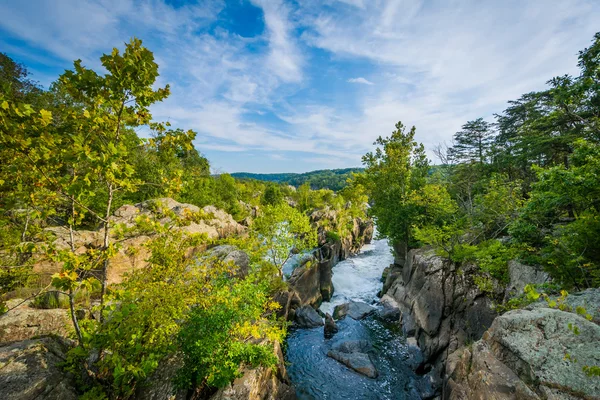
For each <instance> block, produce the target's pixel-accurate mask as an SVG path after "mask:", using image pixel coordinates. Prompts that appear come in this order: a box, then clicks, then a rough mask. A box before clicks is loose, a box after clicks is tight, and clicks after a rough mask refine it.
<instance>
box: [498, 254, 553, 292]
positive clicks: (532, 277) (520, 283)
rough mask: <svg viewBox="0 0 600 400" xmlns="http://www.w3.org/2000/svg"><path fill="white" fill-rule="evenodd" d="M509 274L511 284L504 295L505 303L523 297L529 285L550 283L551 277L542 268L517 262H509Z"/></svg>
mask: <svg viewBox="0 0 600 400" xmlns="http://www.w3.org/2000/svg"><path fill="white" fill-rule="evenodd" d="M508 274H509V277H510V283H509V284H508V286H507V287H506V291H505V294H504V300H505V301H507V300H508V299H510V298H512V297H517V296H520V295H522V294H523V290H524V289H525V286H526V285H528V284H542V283H546V282H549V281H550V276H549V275H548V274H547V273H546V272H544V271H542V270H541V269H540V268H536V267H532V266H529V265H525V264H521V263H520V262H518V261H516V260H511V261H509V262H508Z"/></svg>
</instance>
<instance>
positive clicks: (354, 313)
mask: <svg viewBox="0 0 600 400" xmlns="http://www.w3.org/2000/svg"><path fill="white" fill-rule="evenodd" d="M374 311H375V307H371V306H370V305H368V304H367V303H363V302H362V301H351V302H349V303H344V304H340V305H338V306H335V308H334V309H333V318H335V319H342V318H345V317H346V316H349V317H350V318H353V319H356V320H360V319H363V318H366V317H367V315H369V314H371V313H372V312H374Z"/></svg>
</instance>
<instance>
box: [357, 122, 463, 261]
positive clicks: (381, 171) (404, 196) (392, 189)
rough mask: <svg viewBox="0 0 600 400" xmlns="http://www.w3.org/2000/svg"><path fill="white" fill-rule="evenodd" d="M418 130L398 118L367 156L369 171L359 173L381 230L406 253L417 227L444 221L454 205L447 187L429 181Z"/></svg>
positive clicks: (414, 243)
mask: <svg viewBox="0 0 600 400" xmlns="http://www.w3.org/2000/svg"><path fill="white" fill-rule="evenodd" d="M415 132H416V129H415V128H414V127H413V128H411V129H410V130H408V131H407V130H406V128H405V127H404V125H403V124H402V123H401V122H398V123H397V124H396V130H395V131H393V132H392V135H391V136H390V137H389V138H385V139H383V138H381V137H379V138H378V139H377V140H376V141H375V145H376V146H379V147H377V149H376V150H375V152H371V153H367V154H366V155H365V156H364V157H363V163H364V164H365V167H366V169H365V172H364V174H359V175H357V177H356V179H357V183H360V184H362V185H363V186H364V188H365V189H366V192H367V193H368V195H369V198H370V201H371V204H372V207H371V209H370V211H371V213H372V215H373V216H374V217H375V219H376V222H377V229H378V231H379V233H380V234H381V235H383V236H385V237H388V238H390V239H391V240H392V242H394V243H395V244H399V245H400V246H401V247H402V248H403V249H402V250H401V251H402V252H403V253H404V254H406V251H407V250H408V248H410V247H414V246H415V245H416V244H417V243H416V241H415V238H414V235H413V233H414V227H419V226H424V225H426V224H429V223H436V224H439V223H442V220H443V219H444V218H445V217H446V215H447V214H448V213H450V212H451V211H452V210H453V209H454V205H453V203H452V202H451V201H450V198H449V196H448V193H447V192H446V190H445V189H444V188H443V187H441V186H438V185H430V184H429V185H428V184H427V176H428V172H429V162H428V161H427V158H426V156H425V150H424V148H423V145H422V144H418V143H417V142H415V140H414V136H415Z"/></svg>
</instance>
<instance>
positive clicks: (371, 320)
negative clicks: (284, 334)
mask: <svg viewBox="0 0 600 400" xmlns="http://www.w3.org/2000/svg"><path fill="white" fill-rule="evenodd" d="M392 262H393V256H392V253H391V251H390V247H389V245H388V244H387V241H386V240H375V241H373V242H372V243H371V244H369V245H366V246H364V247H363V248H362V249H361V252H360V253H359V254H358V255H356V256H354V257H351V258H349V259H347V260H344V261H342V262H340V263H338V264H337V265H336V266H335V267H334V268H333V286H334V295H333V298H332V299H331V301H330V302H325V303H323V304H322V305H321V310H322V311H323V312H328V313H330V314H332V313H333V309H334V307H335V306H336V305H338V304H343V303H346V302H348V301H363V302H365V303H367V304H371V305H373V306H377V307H379V305H378V298H377V293H378V292H379V290H380V289H381V286H382V283H381V280H380V279H381V274H382V272H383V270H384V268H385V267H387V266H389V265H390V264H391V263H392ZM337 324H338V328H339V332H338V333H337V334H336V335H335V336H334V337H333V338H332V339H325V338H324V336H323V328H322V327H320V328H314V329H294V328H292V329H291V331H290V334H289V336H288V340H287V351H286V358H287V362H288V363H289V365H288V368H287V370H288V373H289V376H290V379H291V381H292V383H293V385H294V387H295V388H296V394H297V396H298V398H299V399H315V400H316V399H332V400H334V399H335V400H338V399H340V400H343V399H352V400H355V399H399V400H402V399H420V398H421V396H420V395H419V393H420V391H419V386H420V384H421V382H422V380H421V379H420V378H419V377H418V376H417V375H416V374H415V373H414V372H413V369H412V368H411V365H413V366H414V364H415V363H418V358H419V356H420V355H419V354H417V353H415V350H414V348H410V347H409V346H407V344H406V340H405V338H404V337H403V335H402V333H401V332H400V329H399V327H398V324H389V323H385V322H383V321H380V320H379V319H378V318H377V316H376V315H372V316H370V317H367V318H366V319H364V320H361V321H355V320H353V319H352V318H350V317H346V318H344V319H343V320H340V321H337ZM346 340H367V341H368V342H369V343H370V344H371V346H372V348H373V352H372V353H371V358H372V361H373V364H375V366H376V367H377V370H378V372H379V375H378V377H377V378H375V379H371V378H367V377H366V376H363V375H361V374H358V373H356V372H354V371H353V370H351V369H349V368H347V367H346V366H344V365H342V364H341V363H339V362H337V361H335V360H333V359H332V358H329V357H327V352H328V351H329V350H330V349H331V348H332V347H334V346H336V345H337V344H339V343H341V342H343V341H346Z"/></svg>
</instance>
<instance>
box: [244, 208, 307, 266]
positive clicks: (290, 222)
mask: <svg viewBox="0 0 600 400" xmlns="http://www.w3.org/2000/svg"><path fill="white" fill-rule="evenodd" d="M251 235H252V236H253V237H254V238H256V239H257V240H258V241H259V242H260V243H262V246H263V248H264V250H265V251H266V254H265V257H266V259H268V260H269V261H270V262H271V264H272V265H273V266H275V267H276V268H277V270H278V271H279V276H280V277H281V278H283V265H284V264H285V263H286V261H287V260H289V258H290V257H291V256H292V254H294V253H296V252H302V251H304V250H309V249H312V248H314V247H316V245H317V237H316V236H317V235H316V232H315V230H314V229H313V228H312V226H311V225H310V221H309V219H308V217H307V216H306V215H304V214H302V213H301V212H300V211H298V210H297V209H295V208H293V207H290V206H289V205H287V204H285V203H279V204H277V205H268V206H266V207H265V208H264V209H263V210H262V213H261V215H260V216H259V217H258V218H256V219H255V220H254V222H253V223H252V231H251Z"/></svg>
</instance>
